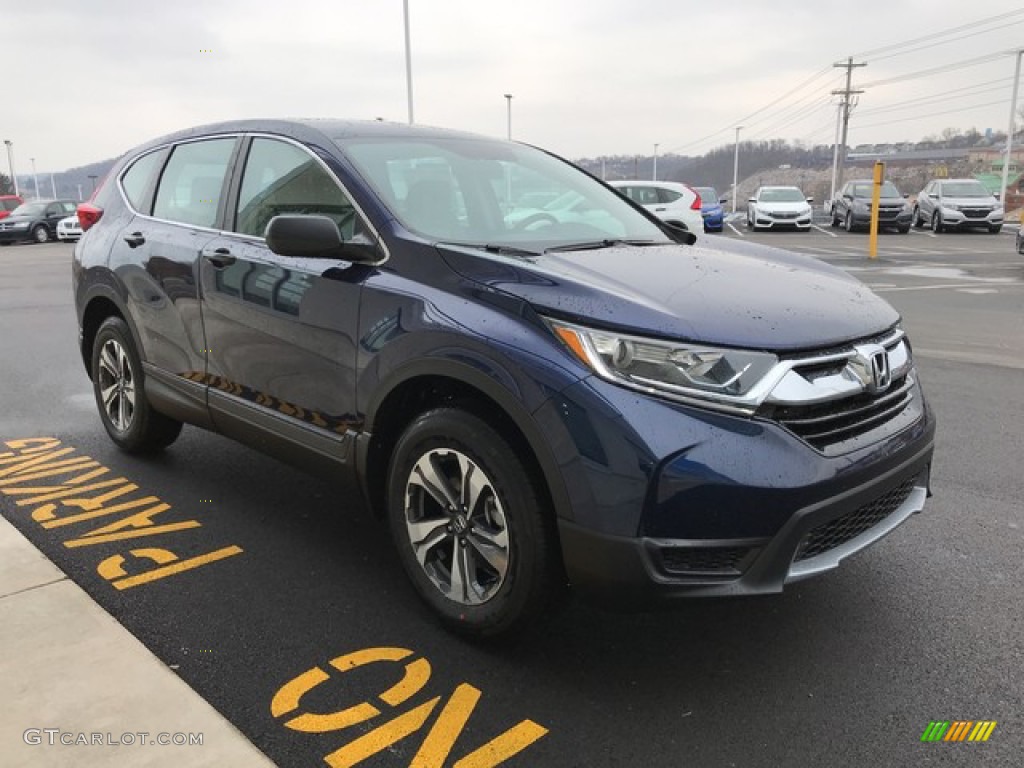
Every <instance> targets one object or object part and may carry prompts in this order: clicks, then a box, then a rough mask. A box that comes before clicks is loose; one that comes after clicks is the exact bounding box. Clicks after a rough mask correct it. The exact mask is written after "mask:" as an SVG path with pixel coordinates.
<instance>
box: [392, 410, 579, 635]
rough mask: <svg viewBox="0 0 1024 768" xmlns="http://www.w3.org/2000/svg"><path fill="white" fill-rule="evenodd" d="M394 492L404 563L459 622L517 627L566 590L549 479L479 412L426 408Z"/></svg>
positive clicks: (422, 590)
mask: <svg viewBox="0 0 1024 768" xmlns="http://www.w3.org/2000/svg"><path fill="white" fill-rule="evenodd" d="M387 498H388V501H387V514H388V522H389V524H390V527H391V534H392V537H393V539H394V542H395V547H396V548H397V549H398V555H399V558H400V560H401V562H402V566H403V567H404V568H405V571H406V573H407V574H408V576H409V578H410V580H411V581H412V583H413V586H414V587H415V589H416V591H417V592H418V593H419V595H420V597H421V598H422V599H423V600H424V601H425V602H426V603H427V605H428V606H429V607H430V608H431V610H432V611H433V612H434V614H435V615H436V616H437V617H438V618H439V619H440V621H441V623H442V624H444V625H445V626H446V627H447V628H448V629H450V630H451V631H453V632H456V633H458V634H460V635H464V636H467V637H471V638H485V637H497V636H499V635H508V634H512V633H514V632H517V631H519V630H521V629H523V628H525V627H526V626H528V625H529V624H531V623H532V622H534V621H535V620H536V619H537V618H538V617H539V616H540V615H541V614H543V613H544V612H545V609H546V608H547V607H548V606H549V605H550V604H551V602H552V600H553V598H555V597H556V596H558V595H560V594H561V592H562V591H563V590H564V587H565V578H564V576H562V569H561V562H560V559H559V548H558V542H557V534H556V532H555V528H554V516H553V514H552V512H551V510H550V509H549V503H548V502H547V500H546V498H547V494H546V493H545V492H544V489H543V486H542V485H541V483H540V482H539V480H538V478H536V477H534V475H533V473H532V472H530V470H529V468H528V467H527V465H525V464H524V463H523V461H522V460H521V459H520V458H519V455H518V453H517V451H516V450H515V449H514V448H513V447H512V446H511V445H510V444H509V443H508V441H507V440H506V439H505V438H504V437H503V436H502V435H501V434H500V433H498V432H497V431H495V430H494V429H492V428H491V427H490V426H489V425H488V424H487V423H485V422H484V421H483V420H482V419H480V418H478V417H476V416H474V415H473V414H471V413H468V412H467V411H464V410H461V409H459V408H437V409H434V410H430V411H427V412H426V413H424V414H422V415H420V416H418V417H417V418H416V419H415V420H414V421H413V422H412V424H410V425H409V427H408V428H407V429H406V430H405V433H404V434H403V435H402V437H401V438H400V439H399V441H398V444H397V445H396V446H395V450H394V453H393V454H392V460H391V466H390V468H389V470H388V497H387Z"/></svg>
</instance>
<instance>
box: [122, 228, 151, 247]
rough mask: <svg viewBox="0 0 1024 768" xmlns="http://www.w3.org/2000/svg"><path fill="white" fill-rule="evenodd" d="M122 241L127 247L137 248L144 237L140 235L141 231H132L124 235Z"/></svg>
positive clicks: (144, 240)
mask: <svg viewBox="0 0 1024 768" xmlns="http://www.w3.org/2000/svg"><path fill="white" fill-rule="evenodd" d="M124 241H125V242H126V243H128V247H129V248H138V247H139V246H140V245H142V244H143V243H145V242H146V238H145V237H143V236H142V233H141V232H132V233H131V234H130V235H125V236H124Z"/></svg>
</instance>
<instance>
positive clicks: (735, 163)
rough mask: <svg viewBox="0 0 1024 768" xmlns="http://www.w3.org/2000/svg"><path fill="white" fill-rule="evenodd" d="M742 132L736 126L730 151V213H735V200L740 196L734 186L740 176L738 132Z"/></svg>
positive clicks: (740, 127)
mask: <svg viewBox="0 0 1024 768" xmlns="http://www.w3.org/2000/svg"><path fill="white" fill-rule="evenodd" d="M741 130H743V126H742V125H737V126H736V145H735V146H734V147H733V150H732V212H733V213H736V199H737V198H738V197H739V196H740V195H739V191H738V189H737V187H736V185H737V184H738V183H739V180H740V179H739V176H740V131H741Z"/></svg>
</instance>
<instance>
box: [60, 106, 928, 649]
mask: <svg viewBox="0 0 1024 768" xmlns="http://www.w3.org/2000/svg"><path fill="white" fill-rule="evenodd" d="M537 190H545V191H546V192H550V193H553V194H555V193H557V194H558V195H562V194H568V193H575V194H578V195H581V196H583V197H584V198H585V199H586V201H587V205H586V211H587V213H586V216H585V217H582V216H581V217H578V218H574V219H566V220H555V219H545V220H532V219H526V220H520V219H519V218H517V217H516V216H515V215H514V214H515V209H516V200H517V194H519V192H520V191H521V192H522V194H523V195H527V194H533V193H535V192H536V191H537ZM533 199H534V198H529V200H528V202H530V206H532V205H533V203H532V202H531V201H532V200H533ZM528 207H529V206H528ZM79 219H80V221H81V224H82V228H83V229H84V230H85V233H84V235H83V237H82V239H81V240H80V241H79V242H78V244H77V245H76V246H75V249H74V258H73V273H72V274H73V283H74V293H75V301H76V306H77V313H78V321H79V329H80V345H81V353H82V359H83V362H84V363H85V367H86V370H87V371H88V373H89V376H90V377H91V379H92V382H93V387H94V391H95V396H96V402H97V404H98V407H99V411H100V416H101V421H102V423H103V426H104V427H105V429H106V431H107V433H108V434H109V436H110V438H111V439H112V440H113V441H114V442H115V443H116V444H117V445H118V446H120V447H121V448H122V449H124V450H125V451H128V452H136V453H144V452H149V451H156V450H160V449H162V448H164V447H166V446H168V445H170V444H171V443H172V442H173V441H174V440H175V438H176V437H177V436H178V433H179V432H180V430H181V428H182V423H183V422H188V423H190V424H195V425H198V426H200V427H204V428H207V429H216V430H218V431H220V432H222V433H223V434H226V435H228V436H231V437H233V438H235V439H238V440H240V441H243V442H245V443H248V444H250V445H253V446H256V447H257V448H259V449H261V450H263V451H266V452H268V453H271V454H274V455H277V456H280V457H282V458H285V459H288V460H290V461H293V462H295V463H296V464H298V465H300V466H303V467H306V468H308V469H311V470H317V471H321V472H323V473H326V474H327V475H329V476H335V477H337V476H344V477H351V478H354V479H356V480H358V482H359V483H360V484H361V487H362V489H363V490H364V492H365V494H366V496H367V498H368V500H369V503H370V507H371V508H372V509H374V510H375V511H377V512H378V513H380V514H381V515H382V516H384V517H385V518H386V519H387V520H388V522H389V524H390V527H391V532H392V535H393V538H394V542H395V545H396V548H397V551H398V555H399V558H400V560H401V562H402V564H403V566H404V567H405V569H406V571H407V572H408V576H409V578H410V580H411V582H412V584H413V586H414V587H415V589H416V590H417V591H418V593H419V594H420V596H421V597H422V598H423V600H424V601H425V602H426V603H427V604H428V605H429V606H430V607H431V609H432V610H433V611H434V612H435V613H436V614H437V615H438V616H439V617H440V618H441V619H442V621H443V622H444V623H445V624H446V625H447V626H449V627H451V628H453V629H455V630H456V631H459V632H462V633H465V634H468V635H474V636H484V635H494V634H500V633H504V632H508V631H511V630H514V629H517V628H519V627H521V626H524V625H525V624H527V623H528V622H529V621H530V620H532V619H535V618H536V617H537V616H538V615H540V614H542V613H544V612H545V611H546V610H547V608H548V607H549V606H550V605H551V604H552V601H553V600H555V599H556V598H557V596H558V594H559V593H560V592H561V591H562V590H563V589H564V588H565V586H566V585H567V584H571V585H572V586H573V587H574V588H576V589H577V590H578V591H579V592H581V593H587V594H591V595H601V596H603V597H605V598H616V599H618V600H620V601H627V602H628V603H629V604H637V603H639V602H641V601H648V600H673V599H678V598H684V597H688V596H714V595H750V594H760V593H772V592H779V591H780V590H782V588H783V587H784V586H785V585H786V584H788V583H790V582H793V581H796V580H798V579H802V578H805V577H808V576H813V575H815V574H819V573H822V572H825V571H828V570H831V569H833V568H835V567H836V566H837V565H838V564H839V562H840V561H841V560H842V559H843V558H845V557H847V556H848V555H850V554H852V553H854V552H857V551H859V550H861V549H862V548H864V547H866V546H868V545H869V544H871V543H873V542H874V541H876V540H878V539H879V538H881V537H882V536H884V535H885V534H887V533H889V532H890V531H891V530H893V529H894V528H895V527H896V526H898V525H900V524H901V523H903V522H904V521H905V520H907V518H909V517H910V516H911V515H912V514H913V513H915V512H918V511H920V510H921V509H922V508H923V506H924V503H925V497H926V495H927V493H928V488H929V472H930V466H931V457H932V444H933V434H934V429H935V423H934V418H933V415H932V412H931V410H930V409H929V407H928V406H927V405H926V403H925V399H924V395H923V393H922V391H921V388H920V386H919V384H918V375H917V372H916V370H915V368H914V364H913V360H912V358H911V352H910V345H909V344H908V342H907V340H906V338H905V336H904V332H903V331H902V330H901V328H900V317H899V315H898V314H897V312H896V311H895V310H894V309H893V308H892V307H891V306H889V305H888V304H887V303H886V302H884V301H883V300H882V299H880V298H878V297H877V296H875V295H874V294H873V293H871V291H869V290H868V289H867V288H866V287H865V286H864V285H863V284H862V283H860V282H858V281H857V280H855V279H853V278H852V277H850V276H849V275H847V274H846V273H845V272H843V271H842V270H839V269H834V268H832V267H830V266H827V265H825V264H823V263H821V262H819V261H817V260H815V259H813V258H810V257H805V256H800V255H797V254H791V253H786V252H784V251H781V250H778V249H774V248H762V247H760V246H757V245H755V244H749V243H744V242H720V243H716V244H715V246H714V247H712V246H709V245H708V244H707V241H702V242H701V243H700V244H699V245H693V242H694V240H695V238H694V236H693V235H692V234H690V233H687V232H683V231H681V230H678V229H676V228H674V227H671V226H669V225H667V224H663V223H661V222H660V221H659V220H658V219H657V218H656V217H655V216H654V215H653V214H650V213H648V212H647V211H645V210H644V208H643V207H642V206H640V205H637V204H636V203H634V202H632V201H630V200H628V199H626V198H625V197H623V196H622V195H620V194H618V193H617V192H615V191H614V190H613V189H612V188H610V187H609V186H607V185H605V184H603V183H602V182H600V181H598V180H596V179H594V178H593V177H591V176H589V175H588V174H586V173H584V172H582V171H580V170H579V169H577V168H576V167H574V166H573V165H572V164H570V163H568V162H566V161H563V160H562V159H560V158H557V157H554V156H552V155H550V154H547V153H545V152H543V151H541V150H538V149H535V148H533V147H529V146H524V145H520V144H514V143H510V142H504V141H497V140H492V139H488V138H483V137H477V136H473V135H469V134H462V133H455V132H451V131H443V130H438V129H429V128H425V127H419V126H415V127H414V126H406V125H395V124H388V123H380V122H370V123H357V122H334V121H327V120H319V121H310V122H295V121H289V122H283V121H242V122H233V123H223V124H219V125H214V126H207V127H204V128H196V129H192V130H188V131H185V132H182V133H179V134H175V135H172V136H168V137H165V138H162V139H159V140H156V141H154V142H152V143H150V144H147V145H146V146H144V147H142V148H140V149H137V150H135V151H133V152H130V153H128V154H127V155H126V156H125V157H124V159H122V160H121V161H119V163H118V165H117V166H116V167H115V168H114V170H113V171H112V172H111V173H110V175H109V176H108V178H107V180H106V182H105V183H104V184H103V185H102V186H101V188H100V190H99V192H98V193H97V195H96V196H95V199H94V200H93V201H92V202H91V203H88V204H83V205H81V206H80V207H79ZM779 297H785V299H784V300H780V299H779ZM282 513H286V511H285V510H283V511H282ZM374 567H375V566H374V565H373V564H368V565H367V568H368V569H370V570H372V569H373V568H374ZM896 579H898V569H894V571H893V573H892V574H890V576H889V577H887V579H886V589H894V588H898V586H897V585H896V584H895V582H894V580H896Z"/></svg>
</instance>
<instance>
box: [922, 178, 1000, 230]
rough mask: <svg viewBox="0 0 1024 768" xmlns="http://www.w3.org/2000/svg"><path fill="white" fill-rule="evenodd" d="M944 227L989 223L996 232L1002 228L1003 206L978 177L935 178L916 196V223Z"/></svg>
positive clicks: (978, 225) (982, 225)
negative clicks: (976, 178)
mask: <svg viewBox="0 0 1024 768" xmlns="http://www.w3.org/2000/svg"><path fill="white" fill-rule="evenodd" d="M925 224H928V225H929V226H931V228H932V231H933V232H942V231H943V230H944V229H958V228H963V229H966V228H969V227H987V228H988V231H989V232H991V233H992V234H995V233H996V232H998V231H999V230H1000V229H1002V228H1003V206H1002V204H1001V203H1000V202H999V200H997V199H996V197H995V196H994V195H993V194H992V193H991V192H989V191H988V190H987V189H985V187H984V186H983V185H982V183H981V182H980V181H976V180H975V179H932V180H931V181H930V182H928V184H927V186H925V188H924V189H923V190H921V193H920V194H919V195H918V196H917V202H916V203H915V204H914V226H915V227H918V228H920V227H923V226H924V225H925Z"/></svg>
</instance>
